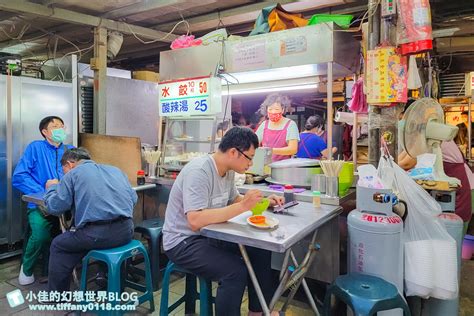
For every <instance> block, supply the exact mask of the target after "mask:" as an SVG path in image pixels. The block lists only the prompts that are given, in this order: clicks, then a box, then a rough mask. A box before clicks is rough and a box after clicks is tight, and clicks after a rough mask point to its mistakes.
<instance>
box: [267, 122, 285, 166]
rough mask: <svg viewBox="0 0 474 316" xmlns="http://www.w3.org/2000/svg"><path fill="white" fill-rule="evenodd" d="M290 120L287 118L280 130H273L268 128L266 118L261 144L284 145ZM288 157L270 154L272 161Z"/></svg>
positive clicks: (273, 146) (278, 146)
mask: <svg viewBox="0 0 474 316" xmlns="http://www.w3.org/2000/svg"><path fill="white" fill-rule="evenodd" d="M291 122H292V121H291V120H288V121H287V122H286V124H285V126H284V127H283V129H281V130H273V129H269V128H268V120H266V121H265V126H264V128H263V138H262V146H263V147H269V148H283V147H286V146H287V142H286V134H287V133H288V126H289V125H290V123H291ZM289 158H291V156H289V155H272V161H279V160H284V159H289Z"/></svg>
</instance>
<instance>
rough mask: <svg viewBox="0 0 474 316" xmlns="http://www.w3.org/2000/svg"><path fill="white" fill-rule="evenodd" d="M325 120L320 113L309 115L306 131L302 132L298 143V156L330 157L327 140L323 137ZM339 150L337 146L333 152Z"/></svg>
mask: <svg viewBox="0 0 474 316" xmlns="http://www.w3.org/2000/svg"><path fill="white" fill-rule="evenodd" d="M323 126H324V121H323V118H322V117H321V116H319V115H313V116H310V117H308V119H307V120H306V124H305V125H304V128H305V131H304V132H302V133H301V134H300V142H299V144H298V152H297V153H296V156H297V157H298V158H311V159H321V158H327V157H328V149H327V145H326V142H325V141H324V139H323V138H322V137H321V135H322V134H323V132H324V131H323ZM336 151H337V148H336V147H332V152H333V153H335V152H336Z"/></svg>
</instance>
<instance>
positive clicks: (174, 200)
mask: <svg viewBox="0 0 474 316" xmlns="http://www.w3.org/2000/svg"><path fill="white" fill-rule="evenodd" d="M238 194H239V193H238V192H237V188H236V187H235V184H234V172H233V171H229V172H227V174H226V175H225V176H223V177H221V176H220V175H219V174H218V172H217V167H216V163H215V161H214V159H213V158H212V156H210V155H209V156H205V157H201V158H196V159H193V160H192V161H191V162H190V163H188V164H187V165H186V166H185V167H184V168H183V170H181V172H180V173H179V175H178V177H177V178H176V181H175V183H174V184H173V187H172V188H171V192H170V197H169V200H168V206H167V207H166V215H165V225H164V227H163V248H164V249H165V250H170V249H172V248H173V247H175V246H176V245H178V244H179V243H180V242H181V241H183V240H184V239H186V238H188V237H189V236H194V235H199V232H193V231H192V230H191V228H190V227H189V224H188V220H187V217H186V213H187V212H189V211H199V210H202V209H215V208H221V207H225V206H227V205H229V204H230V203H232V201H234V200H235V198H236V197H237V195H238Z"/></svg>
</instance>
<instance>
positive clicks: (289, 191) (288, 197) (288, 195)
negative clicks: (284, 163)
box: [283, 184, 295, 203]
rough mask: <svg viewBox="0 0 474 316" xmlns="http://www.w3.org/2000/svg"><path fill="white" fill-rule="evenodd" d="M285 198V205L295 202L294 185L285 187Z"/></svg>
mask: <svg viewBox="0 0 474 316" xmlns="http://www.w3.org/2000/svg"><path fill="white" fill-rule="evenodd" d="M283 197H284V198H285V203H288V202H292V201H294V200H295V196H294V192H293V186H292V185H289V184H287V185H285V186H284V188H283Z"/></svg>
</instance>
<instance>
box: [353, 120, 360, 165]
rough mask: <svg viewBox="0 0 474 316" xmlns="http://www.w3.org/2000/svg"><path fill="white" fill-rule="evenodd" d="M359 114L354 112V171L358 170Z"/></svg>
mask: <svg viewBox="0 0 474 316" xmlns="http://www.w3.org/2000/svg"><path fill="white" fill-rule="evenodd" d="M358 128H359V125H358V123H357V112H354V121H353V123H352V162H353V164H354V171H356V170H357V129H358Z"/></svg>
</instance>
